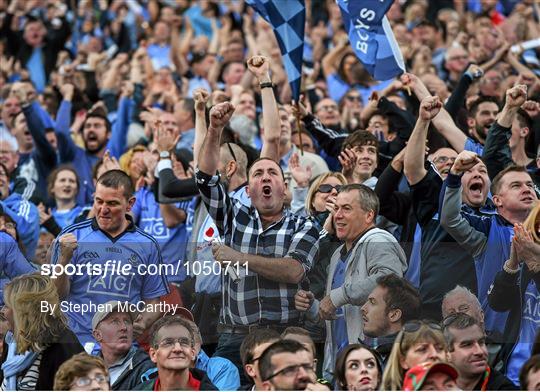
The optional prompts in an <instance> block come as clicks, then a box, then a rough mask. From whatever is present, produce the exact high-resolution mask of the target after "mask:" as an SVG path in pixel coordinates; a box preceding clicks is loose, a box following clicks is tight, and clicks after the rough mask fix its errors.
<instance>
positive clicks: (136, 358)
mask: <svg viewBox="0 0 540 392" xmlns="http://www.w3.org/2000/svg"><path fill="white" fill-rule="evenodd" d="M155 367H156V365H155V364H154V362H152V361H151V360H150V357H149V356H148V354H147V353H146V351H144V350H141V349H138V350H137V351H136V352H135V355H133V359H132V360H131V365H130V366H129V367H128V368H127V369H125V370H124V371H123V372H122V374H121V375H120V376H119V377H118V378H117V379H116V381H115V382H114V384H113V385H111V389H112V390H113V391H130V390H132V389H133V388H135V386H137V385H139V384H140V383H141V382H143V380H142V379H141V377H142V376H143V375H144V374H145V373H146V372H147V371H148V370H150V369H152V368H155Z"/></svg>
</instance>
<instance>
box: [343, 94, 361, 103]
mask: <svg viewBox="0 0 540 392" xmlns="http://www.w3.org/2000/svg"><path fill="white" fill-rule="evenodd" d="M345 97H346V98H347V101H349V102H355V101H356V102H360V100H361V99H360V96H359V95H346V96H345Z"/></svg>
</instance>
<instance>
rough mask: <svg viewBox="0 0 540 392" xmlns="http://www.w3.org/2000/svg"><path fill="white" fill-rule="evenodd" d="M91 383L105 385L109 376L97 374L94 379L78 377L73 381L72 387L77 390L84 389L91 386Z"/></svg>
mask: <svg viewBox="0 0 540 392" xmlns="http://www.w3.org/2000/svg"><path fill="white" fill-rule="evenodd" d="M92 381H95V382H97V383H98V384H105V383H108V382H109V376H106V375H104V374H98V375H96V376H95V377H79V378H77V379H76V380H75V381H73V384H72V385H76V386H78V387H79V388H85V387H87V386H89V385H90V384H92Z"/></svg>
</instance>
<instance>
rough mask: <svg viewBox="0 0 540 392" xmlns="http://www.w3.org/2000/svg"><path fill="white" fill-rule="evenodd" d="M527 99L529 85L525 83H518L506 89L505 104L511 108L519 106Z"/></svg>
mask: <svg viewBox="0 0 540 392" xmlns="http://www.w3.org/2000/svg"><path fill="white" fill-rule="evenodd" d="M526 100H527V86H526V85H524V84H518V85H516V86H514V87H512V88H510V89H508V90H506V103H505V106H507V107H509V108H516V109H517V108H519V107H520V106H521V105H523V104H524V103H525V101H526Z"/></svg>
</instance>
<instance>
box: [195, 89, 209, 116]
mask: <svg viewBox="0 0 540 392" xmlns="http://www.w3.org/2000/svg"><path fill="white" fill-rule="evenodd" d="M193 99H194V100H195V110H197V111H203V112H204V110H205V109H206V103H207V102H208V100H209V99H210V93H209V92H208V91H206V90H205V89H204V88H197V89H195V90H194V91H193Z"/></svg>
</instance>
